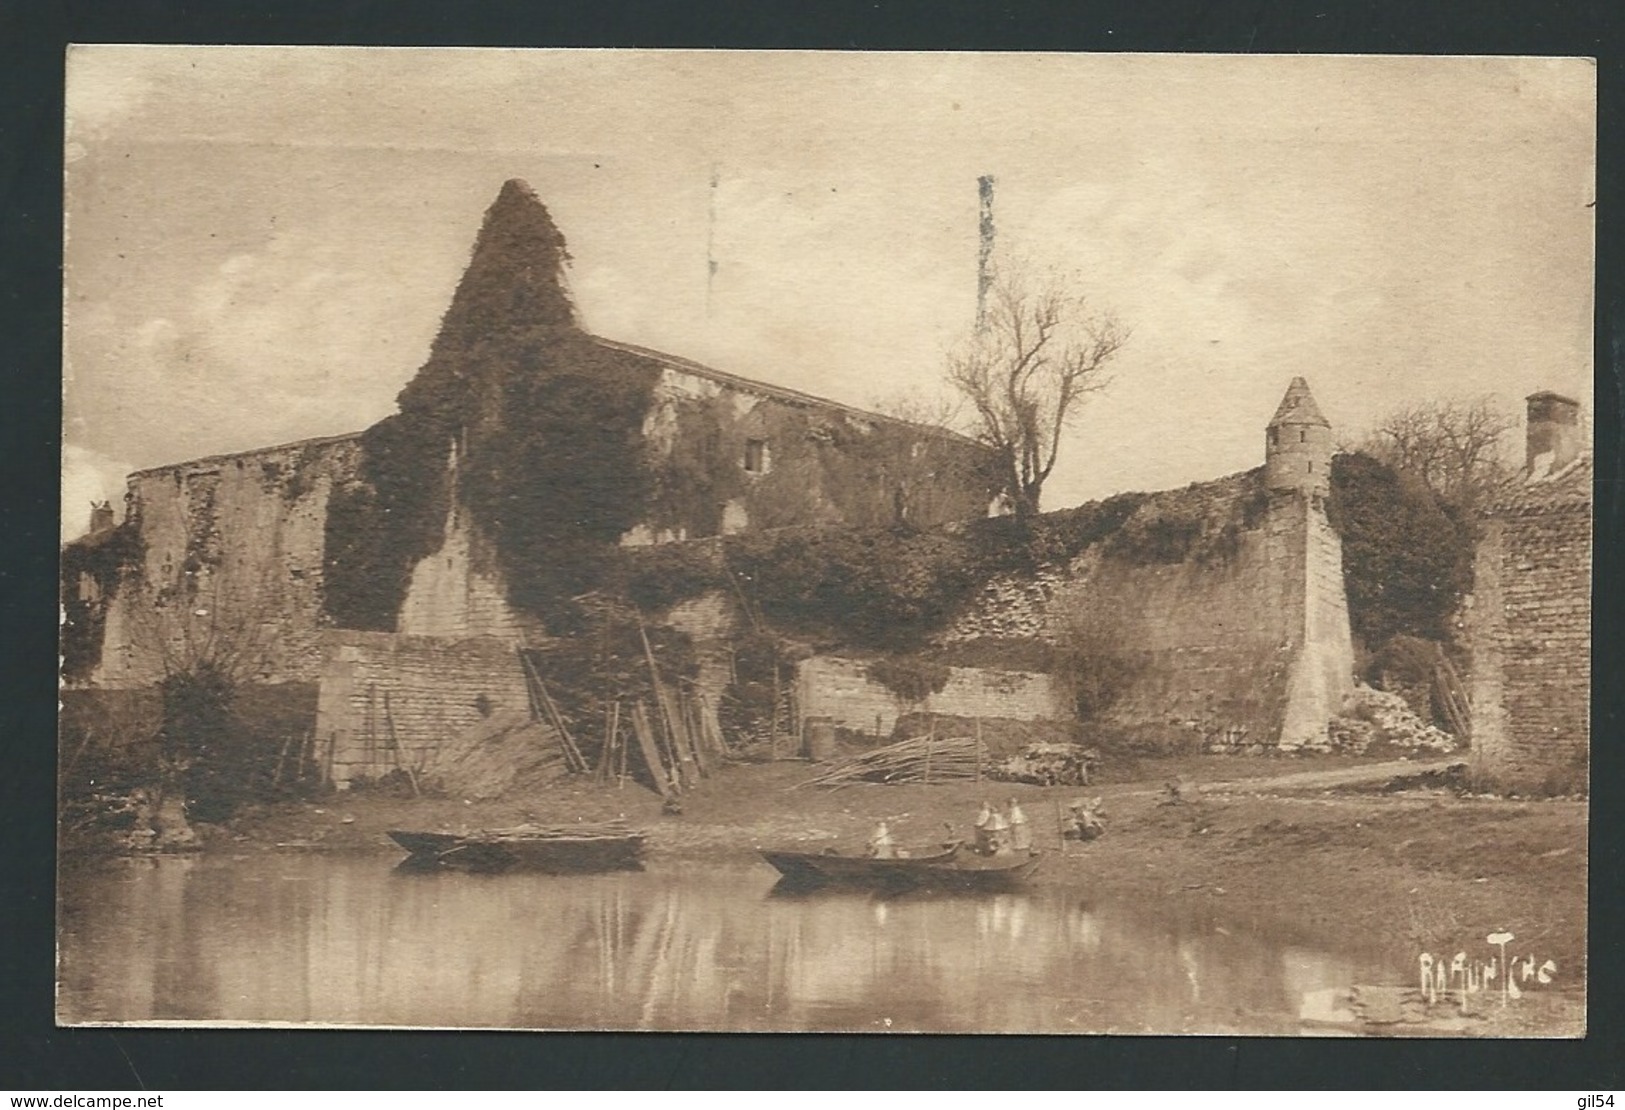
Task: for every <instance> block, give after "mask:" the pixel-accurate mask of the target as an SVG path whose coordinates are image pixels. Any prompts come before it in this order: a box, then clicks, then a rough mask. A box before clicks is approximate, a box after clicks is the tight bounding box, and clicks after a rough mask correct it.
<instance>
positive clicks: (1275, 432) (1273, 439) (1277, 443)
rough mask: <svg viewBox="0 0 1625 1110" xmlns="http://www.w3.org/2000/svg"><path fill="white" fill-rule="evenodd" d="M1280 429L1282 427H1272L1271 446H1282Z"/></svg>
mask: <svg viewBox="0 0 1625 1110" xmlns="http://www.w3.org/2000/svg"><path fill="white" fill-rule="evenodd" d="M1280 430H1281V429H1279V428H1271V429H1270V446H1271V447H1278V446H1280V441H1281V437H1280V435H1279V434H1278V433H1279V432H1280Z"/></svg>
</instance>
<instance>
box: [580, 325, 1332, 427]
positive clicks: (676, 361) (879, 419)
mask: <svg viewBox="0 0 1625 1110" xmlns="http://www.w3.org/2000/svg"><path fill="white" fill-rule="evenodd" d="M592 341H593V342H594V343H596V344H598V345H599V346H600V347H607V348H609V349H610V350H612V351H625V352H626V353H627V354H631V355H637V356H639V357H640V358H646V359H649V360H651V361H653V362H658V363H660V364H661V365H662V366H667V367H670V368H671V369H673V370H677V371H680V372H682V373H684V374H692V375H694V376H695V377H697V378H705V379H708V380H710V381H713V382H716V383H717V384H718V385H725V386H728V387H729V388H730V389H738V390H741V391H743V392H746V393H755V394H758V395H760V396H762V397H771V398H773V399H774V400H777V401H784V402H786V403H788V404H792V405H802V406H805V407H808V408H820V409H828V410H830V411H832V412H840V413H844V414H846V415H847V416H853V417H857V418H859V419H861V420H867V421H872V422H874V423H877V424H895V425H899V426H901V427H905V428H910V429H913V430H914V431H917V432H922V433H924V434H926V435H931V436H935V437H938V438H941V439H948V440H955V441H958V442H960V443H966V444H970V445H972V446H975V447H980V448H982V449H983V450H990V448H988V447H987V445H986V444H984V443H981V442H980V441H978V440H976V439H973V438H971V437H970V436H967V435H964V434H962V433H960V432H956V431H954V430H953V429H951V428H943V427H940V426H938V425H936V424H921V423H919V422H918V421H914V420H905V419H903V418H902V417H900V416H888V415H886V414H885V413H880V412H872V411H870V410H868V409H860V408H858V407H856V406H854V405H846V404H842V403H841V402H840V401H832V400H830V399H829V398H828V397H819V396H817V395H816V394H812V393H803V392H802V391H801V390H799V389H791V388H789V387H788V386H782V385H769V384H768V383H767V382H759V381H757V380H755V379H754V378H746V377H741V376H740V375H738V374H730V373H728V372H727V371H726V370H717V369H714V368H712V367H710V366H706V365H705V364H704V363H700V362H695V361H694V360H693V359H688V358H680V357H679V356H677V355H668V354H666V353H665V352H664V351H656V350H654V349H652V348H650V347H640V346H638V345H637V344H635V343H622V342H621V341H620V340H618V339H605V338H604V337H603V336H601V335H595V336H592ZM1300 380H1301V379H1300Z"/></svg>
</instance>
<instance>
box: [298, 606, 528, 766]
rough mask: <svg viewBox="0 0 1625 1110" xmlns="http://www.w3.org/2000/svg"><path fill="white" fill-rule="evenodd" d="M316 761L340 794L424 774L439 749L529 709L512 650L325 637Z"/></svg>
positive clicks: (501, 644) (387, 636) (378, 635)
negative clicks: (367, 780) (375, 781)
mask: <svg viewBox="0 0 1625 1110" xmlns="http://www.w3.org/2000/svg"><path fill="white" fill-rule="evenodd" d="M321 647H322V650H323V657H324V658H323V663H322V667H321V671H320V682H321V687H320V691H319V694H318V696H317V707H316V743H317V751H318V753H319V758H322V759H325V760H328V761H329V765H330V771H331V775H332V780H333V781H334V782H335V783H338V784H344V783H348V782H351V781H353V780H354V779H356V778H359V777H375V776H378V775H382V774H387V773H389V772H390V771H392V770H394V769H395V768H396V767H409V768H411V769H412V770H414V771H416V770H417V769H418V768H421V767H424V766H426V765H427V764H428V763H429V762H430V761H431V760H432V759H433V757H434V754H435V753H436V752H437V751H438V750H439V747H440V745H441V744H442V743H444V742H445V741H447V740H449V739H451V738H453V737H455V736H457V735H458V734H459V733H461V732H464V731H465V730H467V729H469V728H471V727H472V726H474V725H476V724H478V723H479V722H481V721H483V720H485V719H487V718H489V717H494V716H497V715H499V714H504V713H513V712H515V711H518V712H524V711H525V710H526V708H527V707H528V705H529V695H528V693H527V691H526V687H525V674H524V670H523V667H522V664H521V663H520V661H519V655H518V652H517V650H516V649H515V647H514V645H513V644H512V643H510V642H508V641H505V640H501V639H491V638H487V639H477V640H460V641H457V640H444V639H437V638H433V637H427V636H405V635H400V634H398V633H388V632H352V631H346V630H336V629H335V630H331V631H327V632H324V633H322V634H321Z"/></svg>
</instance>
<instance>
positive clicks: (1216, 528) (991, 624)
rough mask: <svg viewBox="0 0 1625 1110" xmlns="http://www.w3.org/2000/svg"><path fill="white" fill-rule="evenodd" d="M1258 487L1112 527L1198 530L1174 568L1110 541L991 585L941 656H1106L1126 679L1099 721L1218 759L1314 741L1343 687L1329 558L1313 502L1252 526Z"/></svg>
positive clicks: (1277, 501) (1208, 493)
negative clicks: (1161, 525)
mask: <svg viewBox="0 0 1625 1110" xmlns="http://www.w3.org/2000/svg"><path fill="white" fill-rule="evenodd" d="M1257 481H1258V479H1257V476H1256V474H1251V475H1237V476H1234V477H1232V478H1226V479H1221V480H1219V481H1216V482H1212V483H1205V484H1203V485H1200V486H1194V487H1190V488H1188V489H1185V490H1178V491H1168V492H1167V493H1165V494H1156V495H1153V496H1152V497H1151V498H1149V499H1148V500H1147V502H1146V504H1145V505H1144V506H1142V507H1141V508H1140V509H1139V510H1138V511H1137V512H1136V514H1135V517H1134V518H1131V519H1130V521H1129V522H1127V524H1125V528H1130V529H1132V528H1143V527H1144V524H1145V522H1146V521H1148V520H1158V519H1168V518H1169V517H1170V516H1171V515H1172V516H1175V517H1178V518H1179V519H1183V520H1196V519H1202V520H1203V524H1202V529H1203V530H1202V532H1201V534H1200V535H1198V536H1196V537H1195V538H1193V539H1192V540H1191V541H1190V549H1189V551H1188V552H1187V553H1186V554H1185V556H1184V557H1183V558H1181V559H1180V560H1179V561H1170V562H1162V561H1156V560H1153V559H1146V558H1140V557H1134V556H1132V555H1131V554H1128V553H1125V552H1124V551H1122V550H1121V549H1120V548H1119V547H1117V546H1114V544H1113V543H1112V542H1110V540H1107V541H1105V542H1100V543H1096V544H1094V545H1092V546H1091V547H1089V548H1088V549H1087V550H1085V551H1084V552H1083V553H1082V554H1081V555H1079V556H1078V557H1077V558H1075V559H1074V560H1073V561H1072V562H1071V564H1070V565H1068V566H1067V567H1065V568H1047V569H1044V570H1041V571H1038V572H1035V573H1032V574H1028V575H1023V576H1005V577H1002V578H1000V579H997V580H995V581H994V582H992V583H990V584H989V586H988V587H987V588H986V589H985V590H984V591H983V594H982V596H981V597H980V599H979V600H978V602H977V603H976V604H975V605H973V606H972V607H971V609H970V610H969V611H967V612H966V613H965V614H964V615H963V616H962V618H961V619H960V620H959V621H958V622H957V623H956V624H955V625H954V627H953V628H952V629H951V630H950V632H949V633H948V635H947V637H946V638H945V639H946V640H947V641H948V642H950V643H952V642H961V643H963V642H967V641H972V640H976V639H981V638H988V637H991V638H1009V637H1015V638H1023V639H1026V638H1035V639H1041V640H1045V641H1048V642H1050V643H1052V644H1054V645H1056V646H1057V647H1060V648H1063V649H1072V650H1076V651H1079V652H1081V653H1082V654H1083V655H1084V656H1085V658H1087V656H1088V655H1089V654H1090V653H1091V652H1101V653H1110V654H1112V655H1113V656H1115V657H1118V658H1120V659H1121V660H1123V661H1124V662H1125V664H1126V665H1127V666H1128V668H1129V669H1130V672H1131V677H1130V678H1129V679H1128V680H1127V681H1126V686H1125V688H1124V689H1123V690H1122V691H1121V692H1120V693H1119V694H1118V696H1117V697H1116V699H1115V700H1114V701H1113V702H1112V703H1111V705H1110V706H1109V707H1108V708H1107V709H1106V710H1105V711H1104V713H1103V720H1104V721H1105V722H1107V723H1109V724H1111V725H1113V726H1116V727H1120V728H1124V729H1127V730H1130V731H1134V732H1140V731H1147V730H1148V731H1151V732H1156V733H1159V734H1165V735H1176V736H1194V737H1197V738H1199V739H1200V742H1201V743H1202V745H1203V746H1205V747H1209V748H1214V749H1222V750H1229V749H1235V748H1247V747H1251V746H1254V745H1257V746H1260V747H1265V748H1275V747H1279V748H1283V749H1289V750H1290V749H1293V748H1297V747H1302V746H1305V745H1307V746H1311V747H1318V746H1321V745H1323V744H1324V743H1326V723H1327V720H1328V719H1329V718H1330V717H1331V716H1333V715H1334V714H1335V713H1336V711H1337V708H1338V704H1339V702H1340V701H1341V699H1342V696H1343V695H1344V694H1345V693H1346V692H1347V691H1349V690H1350V689H1352V688H1353V671H1354V652H1353V642H1352V638H1351V636H1350V633H1349V623H1348V601H1347V595H1346V592H1345V590H1344V586H1343V575H1342V548H1341V543H1340V541H1339V540H1338V537H1337V534H1336V532H1335V531H1334V530H1333V529H1332V527H1331V525H1330V523H1329V522H1328V521H1327V519H1326V516H1325V512H1324V508H1323V506H1322V505H1320V504H1319V502H1318V500H1316V499H1311V498H1308V497H1305V496H1302V495H1300V494H1296V493H1275V494H1271V495H1270V496H1269V498H1268V501H1267V505H1266V507H1265V508H1264V510H1263V511H1262V512H1256V515H1254V516H1253V518H1252V519H1249V510H1248V508H1247V506H1248V505H1249V504H1250V503H1251V499H1252V498H1253V497H1254V496H1255V491H1256V488H1257V487H1256V482H1257Z"/></svg>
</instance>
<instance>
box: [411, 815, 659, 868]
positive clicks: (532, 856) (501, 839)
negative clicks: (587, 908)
mask: <svg viewBox="0 0 1625 1110" xmlns="http://www.w3.org/2000/svg"><path fill="white" fill-rule="evenodd" d="M389 837H390V839H391V840H393V841H394V842H395V843H396V844H399V845H400V846H401V847H402V848H405V849H406V851H407V852H408V853H409V856H408V859H407V860H406V861H405V865H407V866H409V867H411V868H439V867H448V868H454V869H458V870H464V871H509V870H528V871H550V872H560V873H563V872H583V871H634V870H637V869H639V868H641V867H642V866H643V848H644V843H645V841H646V840H647V839H648V836H647V834H646V833H644V832H643V831H641V830H638V829H629V828H627V827H626V826H624V825H621V824H619V823H614V824H606V825H576V826H562V827H558V826H541V825H518V826H515V827H514V828H509V829H488V830H484V831H481V832H474V833H462V834H459V833H437V832H414V831H409V830H405V829H391V830H390V833H389Z"/></svg>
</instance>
